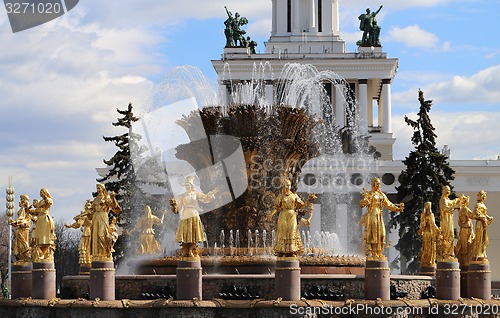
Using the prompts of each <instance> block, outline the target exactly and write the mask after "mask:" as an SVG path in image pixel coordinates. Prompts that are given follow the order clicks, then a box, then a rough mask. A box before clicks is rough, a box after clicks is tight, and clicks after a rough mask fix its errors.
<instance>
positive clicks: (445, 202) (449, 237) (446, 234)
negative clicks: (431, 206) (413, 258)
mask: <svg viewBox="0 0 500 318" xmlns="http://www.w3.org/2000/svg"><path fill="white" fill-rule="evenodd" d="M450 194H451V189H450V187H449V186H447V185H445V186H443V191H442V193H441V199H440V200H439V211H440V215H441V221H440V222H441V224H440V226H441V228H440V229H441V235H442V236H443V240H442V242H441V244H440V251H439V259H440V260H442V261H447V260H448V261H449V260H455V251H454V245H455V244H454V242H455V233H454V231H455V228H454V224H453V213H454V212H455V209H458V208H460V198H456V199H453V200H452V199H449V198H448V196H449V195H450Z"/></svg>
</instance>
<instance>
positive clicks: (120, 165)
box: [97, 103, 146, 264]
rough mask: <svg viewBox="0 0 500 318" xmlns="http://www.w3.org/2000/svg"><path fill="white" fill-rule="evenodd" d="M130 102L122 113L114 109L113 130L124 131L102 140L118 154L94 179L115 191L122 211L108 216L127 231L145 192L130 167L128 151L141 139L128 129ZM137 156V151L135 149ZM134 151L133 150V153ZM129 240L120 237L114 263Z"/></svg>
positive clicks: (139, 211) (131, 118)
mask: <svg viewBox="0 0 500 318" xmlns="http://www.w3.org/2000/svg"><path fill="white" fill-rule="evenodd" d="M132 108H133V107H132V103H130V104H129V105H128V107H127V109H126V110H120V109H117V112H118V113H119V114H120V115H122V117H121V118H118V119H117V121H116V122H114V123H112V125H113V126H115V127H124V128H126V129H127V132H126V133H124V134H121V135H118V136H114V137H105V136H103V138H104V140H105V141H107V142H113V143H114V144H115V146H116V147H117V148H118V151H117V152H116V153H115V154H114V156H113V157H111V158H110V159H109V160H103V162H104V163H105V164H106V165H107V166H108V167H110V169H109V171H108V173H107V174H106V176H104V177H103V178H100V179H97V181H98V182H103V183H105V185H106V189H107V190H108V192H111V191H113V192H115V193H116V198H117V201H118V204H119V205H120V207H121V208H122V211H121V212H120V213H118V214H116V215H113V213H112V212H111V213H110V217H111V216H115V217H116V218H117V225H118V226H119V227H121V228H122V229H124V230H127V231H128V230H130V229H131V228H132V227H134V225H135V223H136V221H137V219H138V218H139V216H140V215H141V214H142V212H143V210H144V205H145V204H146V202H145V193H144V192H143V191H142V189H141V187H140V185H141V183H140V182H138V180H137V176H136V173H135V169H134V166H133V164H132V158H131V149H134V148H133V147H138V146H137V142H138V141H139V140H140V139H141V136H139V135H137V134H134V133H133V132H132V130H131V128H132V124H133V123H134V122H136V121H138V120H139V118H137V117H135V116H134V113H133V111H132ZM138 152H139V153H140V152H141V151H139V150H138ZM136 153H137V152H136V151H134V154H136ZM129 241H130V237H129V236H128V235H120V236H119V237H118V241H117V242H116V244H115V247H114V249H115V253H114V254H113V258H114V261H115V262H116V263H117V264H119V263H120V261H121V260H122V259H123V257H124V256H125V253H126V252H127V248H128V246H129V245H130V242H129Z"/></svg>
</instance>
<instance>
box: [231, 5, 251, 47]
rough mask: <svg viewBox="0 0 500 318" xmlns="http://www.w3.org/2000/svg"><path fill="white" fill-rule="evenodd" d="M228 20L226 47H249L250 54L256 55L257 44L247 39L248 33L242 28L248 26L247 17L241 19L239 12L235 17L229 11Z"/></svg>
mask: <svg viewBox="0 0 500 318" xmlns="http://www.w3.org/2000/svg"><path fill="white" fill-rule="evenodd" d="M224 8H225V9H226V13H227V19H226V21H224V25H225V27H226V28H225V29H224V35H225V36H226V47H248V48H250V53H251V54H255V47H256V46H257V42H255V41H254V40H252V39H251V38H250V37H249V36H247V37H245V34H246V31H245V30H242V29H241V27H242V26H244V25H246V24H248V20H247V18H245V17H241V16H240V14H239V13H238V12H236V13H235V14H234V16H233V14H232V13H231V11H229V10H227V8H226V7H224Z"/></svg>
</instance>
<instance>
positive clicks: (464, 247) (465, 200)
mask: <svg viewBox="0 0 500 318" xmlns="http://www.w3.org/2000/svg"><path fill="white" fill-rule="evenodd" d="M469 200H470V197H469V196H466V195H461V196H460V210H459V211H458V226H459V227H460V232H459V234H458V241H457V245H456V246H455V255H456V256H457V258H458V262H459V263H460V265H461V266H467V265H469V263H470V261H471V259H472V248H473V242H474V228H473V226H472V218H473V217H474V215H473V213H472V211H471V210H470V209H469V207H468V206H469Z"/></svg>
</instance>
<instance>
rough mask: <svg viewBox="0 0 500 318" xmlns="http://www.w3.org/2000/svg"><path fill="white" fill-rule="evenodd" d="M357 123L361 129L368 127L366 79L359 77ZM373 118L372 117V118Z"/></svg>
mask: <svg viewBox="0 0 500 318" xmlns="http://www.w3.org/2000/svg"><path fill="white" fill-rule="evenodd" d="M358 94H359V95H358V98H359V108H360V109H359V117H360V120H359V125H360V127H362V129H365V128H367V127H368V80H367V79H359V93H358ZM372 120H373V118H372Z"/></svg>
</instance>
